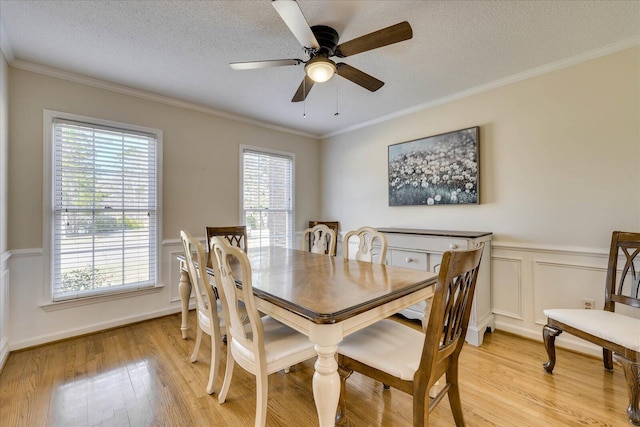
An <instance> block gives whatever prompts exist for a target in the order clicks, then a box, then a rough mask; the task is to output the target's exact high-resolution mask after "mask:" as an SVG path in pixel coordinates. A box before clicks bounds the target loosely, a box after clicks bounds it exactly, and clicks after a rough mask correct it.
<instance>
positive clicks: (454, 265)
mask: <svg viewBox="0 0 640 427" xmlns="http://www.w3.org/2000/svg"><path fill="white" fill-rule="evenodd" d="M483 249H484V244H480V246H478V247H477V248H475V249H471V250H464V251H449V252H445V253H444V255H443V257H442V264H441V267H440V272H439V274H438V281H437V282H436V287H435V291H434V296H433V302H432V303H431V307H430V309H431V314H430V315H429V323H428V325H427V327H426V334H425V341H424V346H423V349H422V358H421V360H420V366H419V368H418V371H417V372H416V376H420V375H425V376H427V378H431V379H432V380H433V381H435V380H437V379H438V378H440V377H441V376H442V374H443V373H445V372H446V370H447V367H448V366H449V364H450V361H451V359H450V358H457V357H458V355H459V354H460V350H462V345H463V344H464V339H465V335H466V333H467V326H468V325H469V316H470V314H471V305H472V303H473V294H474V291H475V288H476V281H477V279H478V270H479V268H480V260H481V258H482V250H483ZM425 382H427V381H425Z"/></svg>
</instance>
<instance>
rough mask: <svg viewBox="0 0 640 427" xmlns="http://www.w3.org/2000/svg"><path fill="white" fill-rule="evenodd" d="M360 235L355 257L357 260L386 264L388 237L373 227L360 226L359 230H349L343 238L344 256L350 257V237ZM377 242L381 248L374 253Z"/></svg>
mask: <svg viewBox="0 0 640 427" xmlns="http://www.w3.org/2000/svg"><path fill="white" fill-rule="evenodd" d="M353 236H356V237H358V239H359V242H358V250H357V251H356V254H355V257H354V259H355V260H357V261H367V262H375V263H377V264H384V263H385V262H386V260H387V238H386V236H385V235H384V234H383V233H381V232H379V231H378V230H376V229H375V228H373V227H360V228H358V229H357V230H352V231H349V232H348V233H347V234H345V236H344V239H343V240H342V256H343V257H344V258H349V239H350V238H351V237H353ZM376 242H377V245H378V246H379V250H377V251H376V252H377V253H376V254H374V243H376Z"/></svg>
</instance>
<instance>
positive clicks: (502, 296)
mask: <svg viewBox="0 0 640 427" xmlns="http://www.w3.org/2000/svg"><path fill="white" fill-rule="evenodd" d="M491 274H492V278H491V282H492V292H491V311H492V312H493V313H494V314H499V315H501V316H505V317H511V318H513V319H518V320H522V319H523V313H522V259H519V258H507V257H497V256H494V257H493V258H492V260H491Z"/></svg>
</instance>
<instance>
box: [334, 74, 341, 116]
mask: <svg viewBox="0 0 640 427" xmlns="http://www.w3.org/2000/svg"><path fill="white" fill-rule="evenodd" d="M336 74H338V75H340V73H339V72H338V71H336ZM339 94H340V82H339V81H338V80H336V113H335V114H334V116H339V115H340V109H339V103H338V101H339V99H340V97H339V96H338V95H339Z"/></svg>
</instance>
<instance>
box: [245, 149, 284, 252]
mask: <svg viewBox="0 0 640 427" xmlns="http://www.w3.org/2000/svg"><path fill="white" fill-rule="evenodd" d="M242 181H243V182H242V187H243V190H242V192H243V194H242V207H243V209H242V210H243V216H244V223H245V225H246V226H247V234H248V236H247V237H248V244H247V246H248V247H250V248H255V247H261V246H283V247H292V237H293V156H292V155H285V154H274V153H271V152H263V151H258V150H255V149H249V148H243V151H242Z"/></svg>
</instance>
